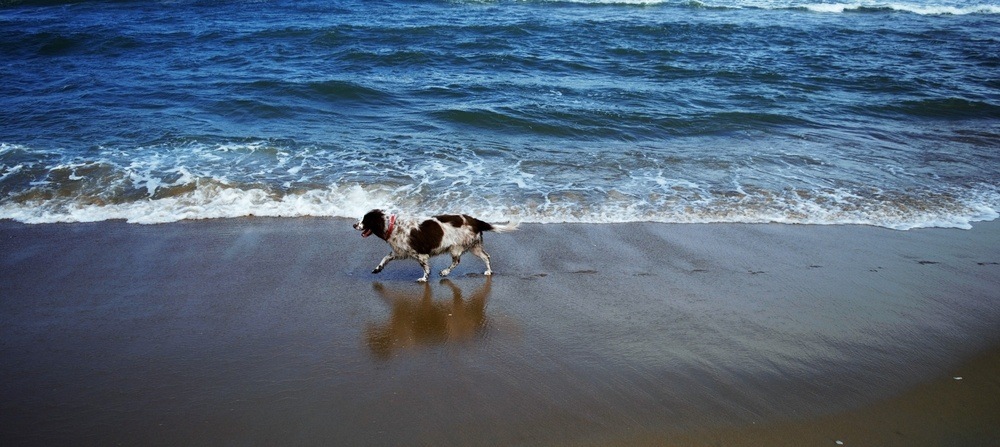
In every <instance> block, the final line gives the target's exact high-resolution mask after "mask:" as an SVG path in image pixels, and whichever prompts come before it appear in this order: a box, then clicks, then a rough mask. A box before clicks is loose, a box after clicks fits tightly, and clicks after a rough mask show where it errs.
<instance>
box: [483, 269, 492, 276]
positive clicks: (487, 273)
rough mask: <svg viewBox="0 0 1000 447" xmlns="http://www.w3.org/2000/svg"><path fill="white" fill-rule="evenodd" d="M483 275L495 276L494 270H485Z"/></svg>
mask: <svg viewBox="0 0 1000 447" xmlns="http://www.w3.org/2000/svg"><path fill="white" fill-rule="evenodd" d="M483 276H493V270H487V271H485V272H483Z"/></svg>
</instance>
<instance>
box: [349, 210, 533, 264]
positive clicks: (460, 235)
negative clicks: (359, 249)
mask: <svg viewBox="0 0 1000 447" xmlns="http://www.w3.org/2000/svg"><path fill="white" fill-rule="evenodd" d="M354 229H355V230H358V231H360V232H361V237H368V236H371V235H373V234H374V235H376V236H378V237H380V238H382V239H383V240H385V241H386V242H388V243H389V246H390V247H392V252H391V253H389V254H388V255H386V256H385V257H384V258H382V262H380V263H379V264H378V266H376V267H375V270H372V273H378V272H381V271H382V269H383V268H385V265H386V264H388V263H389V261H392V260H395V259H406V258H413V259H416V260H417V262H419V263H420V266H421V267H422V268H423V269H424V276H423V277H421V278H419V279H417V281H418V282H427V276H428V275H430V272H431V266H430V264H429V260H430V258H431V256H436V255H439V254H442V253H450V254H451V266H449V267H448V268H446V269H444V270H441V276H448V274H449V273H451V270H452V269H454V268H455V266H457V265H458V262H459V260H460V258H461V256H462V254H463V253H465V252H466V251H471V252H472V254H474V255H476V256H478V257H479V259H482V260H483V262H485V263H486V271H485V272H483V274H484V275H487V276H489V275H492V274H493V269H492V268H491V267H490V255H489V254H488V253H486V250H483V232H484V231H496V232H498V233H502V232H506V231H513V230H516V229H517V224H512V225H491V224H489V223H486V222H483V221H481V220H479V219H476V218H474V217H472V216H467V215H464V214H442V215H440V216H434V217H431V218H429V219H423V220H420V219H407V218H397V217H396V215H395V214H392V215H389V214H386V213H385V211H382V210H377V209H376V210H371V211H369V212H368V214H365V216H364V217H362V218H361V220H359V221H358V223H356V224H354Z"/></svg>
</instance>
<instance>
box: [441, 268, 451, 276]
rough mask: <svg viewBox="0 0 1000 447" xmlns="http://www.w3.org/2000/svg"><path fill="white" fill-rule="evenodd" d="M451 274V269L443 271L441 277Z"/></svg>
mask: <svg viewBox="0 0 1000 447" xmlns="http://www.w3.org/2000/svg"><path fill="white" fill-rule="evenodd" d="M449 273H451V270H450V269H444V270H441V276H448V274H449Z"/></svg>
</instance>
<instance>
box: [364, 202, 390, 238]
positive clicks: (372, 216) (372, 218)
mask: <svg viewBox="0 0 1000 447" xmlns="http://www.w3.org/2000/svg"><path fill="white" fill-rule="evenodd" d="M361 224H362V225H364V226H365V229H366V230H370V231H371V232H372V234H374V235H376V236H378V237H380V238H382V239H385V213H384V212H382V210H379V209H375V210H371V211H369V212H368V214H365V217H363V218H361Z"/></svg>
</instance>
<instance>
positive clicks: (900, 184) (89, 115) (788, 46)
mask: <svg viewBox="0 0 1000 447" xmlns="http://www.w3.org/2000/svg"><path fill="white" fill-rule="evenodd" d="M0 79H2V80H3V82H2V83H0V219H12V220H15V221H19V222H25V223H47V222H92V221H104V220H117V219H124V220H127V221H129V222H135V223H162V222H173V221H179V220H185V219H207V218H227V217H240V216H324V217H326V216H337V217H350V218H357V217H359V216H360V215H361V214H363V213H364V212H365V211H367V210H369V209H371V208H385V209H390V210H398V211H404V212H408V213H417V214H428V215H429V214H436V213H445V212H463V213H468V214H473V215H476V216H478V217H480V218H483V219H485V220H489V221H495V222H505V221H519V222H541V223H555V222H585V223H618V222H647V221H649V222H683V223H701V222H750V223H761V222H778V223H789V224H862V225H874V226H880V227H887V228H894V229H901V230H905V229H911V228H923V227H955V228H969V227H970V226H971V224H972V223H974V222H976V221H985V220H993V219H996V218H997V217H998V216H1000V215H998V211H1000V3H998V2H997V1H995V0H968V1H967V0H898V1H896V0H889V1H880V0H841V1H835V2H826V1H822V0H820V1H814V0H704V1H697V0H664V1H652V0H651V1H639V0H635V1H627V0H618V1H614V0H606V1H602V0H593V1H586V0H579V1H546V0H525V1H514V0H499V1H444V0H439V1H415V0H411V1H401V0H395V1H389V0H385V1H377V0H376V1H371V0H344V1H320V0H297V1H191V0H176V1H87V2H83V1H30V0H29V1H11V0H5V1H4V0H0Z"/></svg>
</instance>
